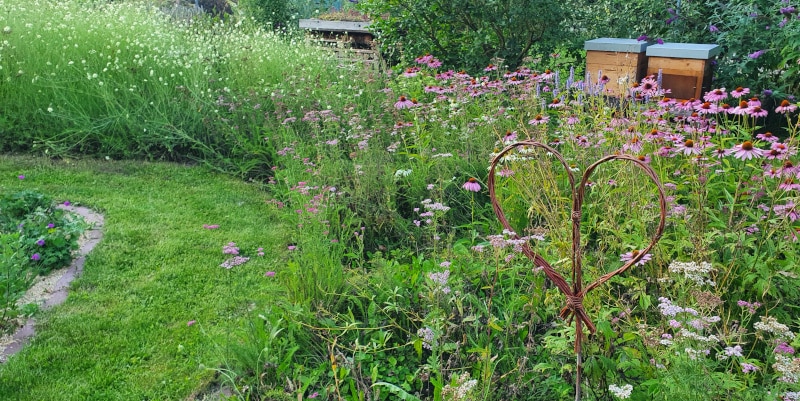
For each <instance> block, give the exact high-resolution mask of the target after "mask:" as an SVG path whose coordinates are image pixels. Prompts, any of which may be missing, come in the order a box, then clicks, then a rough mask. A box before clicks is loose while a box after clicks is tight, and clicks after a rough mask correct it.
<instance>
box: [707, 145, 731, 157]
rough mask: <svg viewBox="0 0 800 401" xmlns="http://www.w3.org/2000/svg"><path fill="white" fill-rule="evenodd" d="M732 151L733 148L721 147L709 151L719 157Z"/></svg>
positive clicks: (725, 155)
mask: <svg viewBox="0 0 800 401" xmlns="http://www.w3.org/2000/svg"><path fill="white" fill-rule="evenodd" d="M732 153H733V149H723V148H717V149H714V150H712V151H711V155H712V156H714V157H716V158H719V159H721V158H723V157H727V156H730V155H731V154H732Z"/></svg>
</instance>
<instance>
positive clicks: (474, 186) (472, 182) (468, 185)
mask: <svg viewBox="0 0 800 401" xmlns="http://www.w3.org/2000/svg"><path fill="white" fill-rule="evenodd" d="M461 187H462V188H464V189H466V190H467V191H472V192H480V191H481V184H479V183H478V180H476V179H475V178H473V177H470V178H469V179H468V180H467V182H465V183H464V185H462V186H461Z"/></svg>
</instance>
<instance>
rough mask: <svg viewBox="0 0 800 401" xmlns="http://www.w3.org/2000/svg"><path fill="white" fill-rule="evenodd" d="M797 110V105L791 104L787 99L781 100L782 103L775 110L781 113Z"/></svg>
mask: <svg viewBox="0 0 800 401" xmlns="http://www.w3.org/2000/svg"><path fill="white" fill-rule="evenodd" d="M795 110H797V105H796V104H791V103H790V102H789V101H788V100H786V99H783V100H781V105H780V106H778V107H776V108H775V112H776V113H781V114H786V113H793V112H794V111H795Z"/></svg>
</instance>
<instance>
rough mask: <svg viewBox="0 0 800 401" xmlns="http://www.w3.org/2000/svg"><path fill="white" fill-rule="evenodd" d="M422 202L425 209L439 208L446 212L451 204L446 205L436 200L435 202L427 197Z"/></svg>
mask: <svg viewBox="0 0 800 401" xmlns="http://www.w3.org/2000/svg"><path fill="white" fill-rule="evenodd" d="M421 203H422V207H423V208H425V210H439V211H442V212H446V211H448V210H450V206H445V205H443V204H442V203H441V202H435V203H434V202H433V201H432V200H430V199H425V200H423V201H422V202H421Z"/></svg>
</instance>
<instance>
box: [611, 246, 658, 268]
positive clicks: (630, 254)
mask: <svg viewBox="0 0 800 401" xmlns="http://www.w3.org/2000/svg"><path fill="white" fill-rule="evenodd" d="M639 253H640V252H639V250H638V249H634V250H632V251H630V252H626V253H623V254H622V255H620V257H619V260H620V261H621V262H625V263H628V262H630V261H631V260H633V259H634V258H636V257H637V256H639ZM652 258H653V255H651V254H649V253H648V254H645V255H643V256H642V258H641V259H639V261H638V262H636V266H642V265H644V264H645V263H647V262H649V261H650V259H652Z"/></svg>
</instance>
